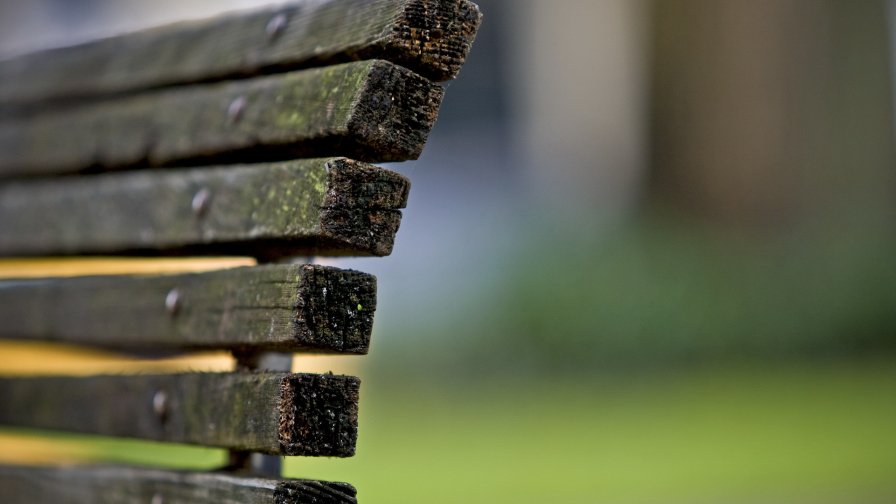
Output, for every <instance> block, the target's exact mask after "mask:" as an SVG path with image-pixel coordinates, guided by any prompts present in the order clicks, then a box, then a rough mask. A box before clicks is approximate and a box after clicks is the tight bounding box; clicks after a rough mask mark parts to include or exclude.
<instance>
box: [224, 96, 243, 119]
mask: <svg viewBox="0 0 896 504" xmlns="http://www.w3.org/2000/svg"><path fill="white" fill-rule="evenodd" d="M245 108H246V98H245V97H243V96H238V97H236V98H235V99H234V100H233V101H232V102H230V106H228V107H227V121H228V122H229V123H230V124H234V123H236V122H238V121H239V120H240V118H241V117H243V109H245Z"/></svg>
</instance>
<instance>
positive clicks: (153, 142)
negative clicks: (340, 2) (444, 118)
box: [0, 60, 444, 177]
mask: <svg viewBox="0 0 896 504" xmlns="http://www.w3.org/2000/svg"><path fill="white" fill-rule="evenodd" d="M443 94H444V90H443V89H442V88H441V87H440V86H439V85H437V84H433V83H431V82H430V81H428V80H427V79H425V78H423V77H420V76H419V75H417V74H414V73H413V72H411V71H409V70H406V69H404V68H402V67H399V66H396V65H393V64H392V63H387V62H385V61H379V60H374V61H363V62H356V63H345V64H342V65H336V66H331V67H325V68H319V69H310V70H302V71H299V72H293V73H287V74H278V75H272V76H266V77H258V78H254V79H247V80H242V81H232V82H224V83H218V84H203V85H196V86H188V87H183V88H172V89H166V90H161V91H155V92H148V93H144V94H139V95H135V96H129V97H122V98H115V99H110V100H106V101H102V102H97V103H93V104H87V105H76V106H72V107H69V108H64V107H60V108H56V109H53V110H48V111H44V112H40V113H37V114H35V115H33V116H28V117H27V118H17V117H15V115H13V116H9V115H7V116H6V117H5V118H3V119H0V152H2V156H0V177H9V176H14V175H42V174H51V173H69V172H78V171H85V170H99V169H108V168H117V167H130V166H143V165H150V166H156V165H171V164H198V163H208V162H210V161H215V160H226V162H227V163H228V164H230V163H233V162H235V161H270V160H277V159H286V158H295V157H315V156H318V157H324V156H348V157H352V158H355V159H359V160H362V161H400V160H406V159H413V158H416V157H417V156H418V155H419V154H420V151H421V150H422V149H423V144H424V143H425V142H426V137H427V136H428V134H429V131H430V129H431V128H432V124H433V122H434V121H435V117H436V114H437V113H438V108H439V104H440V103H441V99H442V95H443Z"/></svg>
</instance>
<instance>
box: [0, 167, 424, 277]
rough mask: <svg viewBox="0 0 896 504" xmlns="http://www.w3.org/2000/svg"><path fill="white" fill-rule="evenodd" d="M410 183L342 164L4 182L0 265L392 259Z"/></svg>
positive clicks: (0, 202)
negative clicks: (45, 260)
mask: <svg viewBox="0 0 896 504" xmlns="http://www.w3.org/2000/svg"><path fill="white" fill-rule="evenodd" d="M408 188H409V182H408V181H407V179H405V178H404V177H402V176H401V175H398V174H396V173H394V172H391V171H388V170H384V169H381V168H376V167H374V166H371V165H367V164H364V163H360V162H356V161H351V160H348V159H344V158H338V159H314V160H305V161H292V162H285V163H276V164H267V165H251V166H238V167H226V168H225V167H221V168H196V169H192V170H171V171H168V170H166V171H162V172H158V171H137V172H128V173H115V174H108V175H97V176H89V177H64V178H58V179H50V180H32V181H22V182H12V183H7V184H0V255H6V256H16V255H18V256H26V255H61V254H112V253H119V254H120V253H143V254H146V253H150V254H151V253H158V252H159V251H164V252H167V253H170V252H172V251H174V252H188V253H191V254H197V253H201V254H225V253H228V254H237V255H252V256H256V257H259V256H261V257H264V258H265V259H273V258H276V257H277V256H294V255H298V254H301V255H306V256H310V255H344V254H351V255H380V256H382V255H388V254H389V253H390V252H391V251H392V245H393V243H394V240H395V233H396V232H397V230H398V225H399V222H400V220H401V213H400V212H399V211H398V210H397V209H399V208H403V207H404V206H405V203H406V202H407V194H408Z"/></svg>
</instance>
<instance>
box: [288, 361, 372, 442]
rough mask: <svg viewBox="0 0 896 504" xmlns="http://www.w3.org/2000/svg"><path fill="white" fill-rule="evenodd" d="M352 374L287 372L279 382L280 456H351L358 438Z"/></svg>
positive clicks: (355, 381)
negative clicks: (289, 373) (288, 373)
mask: <svg viewBox="0 0 896 504" xmlns="http://www.w3.org/2000/svg"><path fill="white" fill-rule="evenodd" d="M360 385H361V381H360V380H359V379H358V378H356V377H354V376H341V375H315V374H291V375H287V376H285V377H284V378H283V380H282V381H281V383H280V392H281V394H280V427H279V438H280V450H281V453H283V454H284V455H310V456H321V457H351V456H352V455H354V454H355V443H356V442H357V439H358V395H359V389H360Z"/></svg>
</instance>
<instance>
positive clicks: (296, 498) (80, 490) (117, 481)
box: [0, 465, 357, 504]
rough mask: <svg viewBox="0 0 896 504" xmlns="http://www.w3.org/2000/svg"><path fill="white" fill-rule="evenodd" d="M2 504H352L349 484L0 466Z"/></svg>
mask: <svg viewBox="0 0 896 504" xmlns="http://www.w3.org/2000/svg"><path fill="white" fill-rule="evenodd" d="M0 498H2V501H3V502H4V504H34V503H35V502H47V503H49V502H52V503H65V504H148V503H151V504H159V503H175V502H176V503H178V504H356V503H357V499H356V491H355V488H354V487H352V486H351V485H349V484H347V483H334V482H328V481H313V480H301V479H268V478H254V477H240V476H234V475H229V474H224V473H207V472H186V471H167V470H160V469H150V468H139V467H124V466H74V467H22V466H9V465H0Z"/></svg>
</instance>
